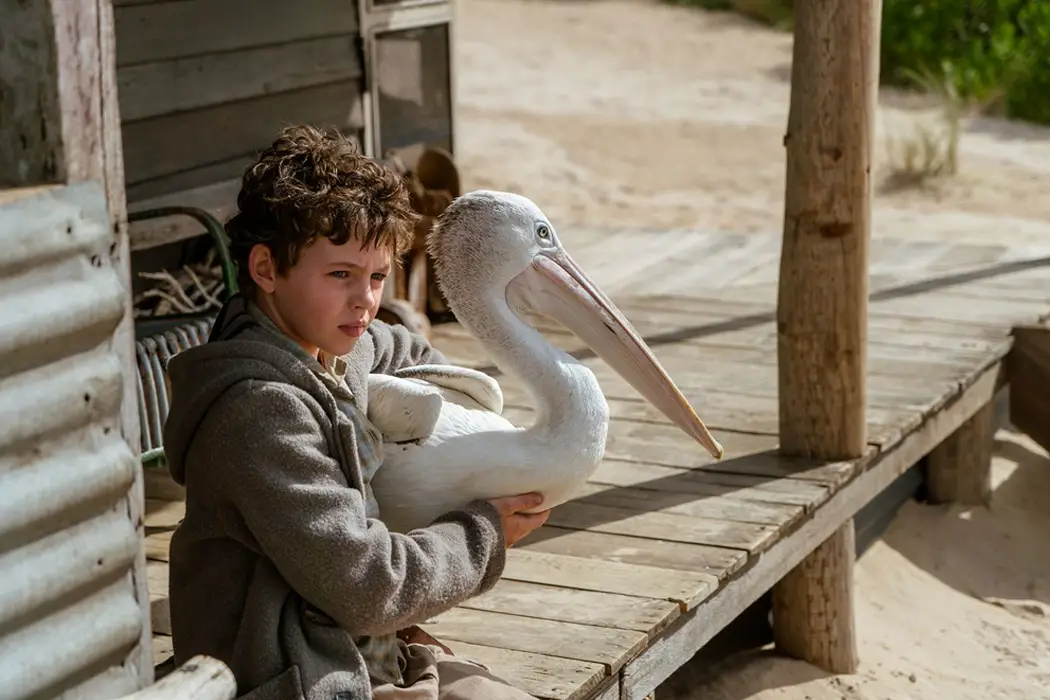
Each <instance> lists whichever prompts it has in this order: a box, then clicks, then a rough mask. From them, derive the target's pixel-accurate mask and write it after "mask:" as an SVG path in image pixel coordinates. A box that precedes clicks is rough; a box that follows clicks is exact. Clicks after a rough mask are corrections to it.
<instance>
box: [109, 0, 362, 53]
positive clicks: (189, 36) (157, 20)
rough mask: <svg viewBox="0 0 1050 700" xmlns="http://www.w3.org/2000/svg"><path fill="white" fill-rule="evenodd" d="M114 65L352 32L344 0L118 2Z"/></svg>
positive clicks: (350, 10)
mask: <svg viewBox="0 0 1050 700" xmlns="http://www.w3.org/2000/svg"><path fill="white" fill-rule="evenodd" d="M113 4H114V5H115V7H116V10H115V16H116V33H117V39H118V41H117V65H118V66H119V67H121V68H123V67H125V66H132V65H136V64H141V63H151V62H155V61H163V60H170V59H173V58H179V57H183V56H199V55H201V54H209V53H219V52H230V51H237V50H240V49H247V48H249V47H253V46H266V45H270V44H281V43H285V42H294V41H300V40H303V39H313V38H318V37H325V36H334V35H348V34H353V33H355V32H356V31H357V8H356V6H355V5H354V4H353V3H347V2H344V1H343V0H310V2H309V3H306V4H301V3H300V4H297V3H289V2H285V0H221V2H216V1H215V0H180V1H179V2H140V3H135V2H129V1H128V0H117V1H116V2H114V3H113Z"/></svg>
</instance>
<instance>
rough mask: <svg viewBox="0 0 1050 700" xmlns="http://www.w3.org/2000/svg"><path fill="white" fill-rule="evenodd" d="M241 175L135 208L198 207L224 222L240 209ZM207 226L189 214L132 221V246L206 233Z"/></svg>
mask: <svg viewBox="0 0 1050 700" xmlns="http://www.w3.org/2000/svg"><path fill="white" fill-rule="evenodd" d="M240 189H241V180H240V178H236V179H231V180H224V181H222V182H217V183H215V184H212V185H206V186H204V187H196V188H193V189H191V190H184V191H180V192H177V193H175V194H169V195H165V196H162V197H155V198H153V199H149V200H145V201H140V202H137V203H136V204H135V205H134V206H132V207H131V208H130V209H131V211H144V210H147V209H158V208H160V207H166V206H172V205H174V206H184V207H196V208H198V209H203V210H204V211H206V212H208V213H209V214H211V215H212V216H214V217H215V218H216V219H218V220H219V221H220V222H221V223H225V222H226V220H227V219H229V218H230V217H231V216H233V215H234V214H235V213H236V212H237V193H238V192H239V191H240ZM205 233H206V232H205V230H204V227H203V226H202V225H201V224H200V223H198V222H197V220H196V219H192V218H190V217H188V216H165V217H160V218H156V219H147V220H144V221H136V222H134V223H132V224H131V226H130V229H129V235H130V236H131V250H133V251H134V250H146V249H148V248H154V247H156V246H159V245H165V244H167V243H174V242H176V241H181V240H185V239H187V238H192V237H194V236H201V235H204V234H205Z"/></svg>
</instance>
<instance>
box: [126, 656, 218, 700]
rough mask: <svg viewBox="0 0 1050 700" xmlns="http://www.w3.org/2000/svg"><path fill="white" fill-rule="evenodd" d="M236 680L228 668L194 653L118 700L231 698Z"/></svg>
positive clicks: (208, 699)
mask: <svg viewBox="0 0 1050 700" xmlns="http://www.w3.org/2000/svg"><path fill="white" fill-rule="evenodd" d="M236 695H237V681H236V680H235V679H234V677H233V672H232V671H230V669H229V667H228V666H227V665H226V664H224V663H223V662H221V661H219V660H218V659H213V658H211V657H210V656H195V657H193V658H192V659H190V660H189V661H187V662H186V663H184V664H183V665H182V666H179V667H178V668H176V669H175V670H174V671H172V672H171V673H170V674H168V675H167V676H165V677H164V678H162V679H161V680H159V681H157V682H156V683H153V684H152V685H150V686H147V687H145V688H143V689H142V690H139V691H138V692H135V693H132V694H131V695H125V696H123V697H122V698H120V700H233V698H234V697H236Z"/></svg>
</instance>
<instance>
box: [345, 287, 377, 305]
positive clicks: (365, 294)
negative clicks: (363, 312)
mask: <svg viewBox="0 0 1050 700" xmlns="http://www.w3.org/2000/svg"><path fill="white" fill-rule="evenodd" d="M375 298H376V297H375V292H374V291H373V290H372V287H371V285H369V286H367V287H365V288H363V289H358V290H355V291H354V293H353V294H351V295H350V306H351V307H352V308H355V309H371V308H372V307H373V306H375Z"/></svg>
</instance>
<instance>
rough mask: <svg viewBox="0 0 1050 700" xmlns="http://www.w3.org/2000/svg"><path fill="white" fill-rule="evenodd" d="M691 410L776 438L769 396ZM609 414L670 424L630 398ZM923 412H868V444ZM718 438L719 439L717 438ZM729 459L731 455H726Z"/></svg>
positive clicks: (520, 412) (520, 420)
mask: <svg viewBox="0 0 1050 700" xmlns="http://www.w3.org/2000/svg"><path fill="white" fill-rule="evenodd" d="M687 398H689V400H690V401H691V403H692V405H693V408H694V409H696V412H697V413H698V414H699V415H700V417H701V418H703V420H704V423H706V424H707V427H708V428H711V429H712V430H714V431H718V432H719V434H721V433H720V431H722V430H736V431H742V432H743V431H746V432H751V433H758V434H766V435H776V434H777V430H778V418H777V412H776V406H775V404H776V399H775V398H773V397H768V396H746V395H743V394H735V395H729V394H705V395H704V396H703V397H702V398H697V397H696V396H687ZM607 403H608V405H609V415H610V418H611V419H612V420H614V421H638V422H645V423H648V424H652V425H670V421H669V420H668V419H667V418H666V417H665V416H664V415H663V414H662V413H660V411H659V410H657V409H656V408H655V407H654V406H652V405H651V404H649V403H648V402H645V401H642V400H631V399H614V398H609V399H607ZM505 406H506V407H505V408H504V409H503V416H504V417H505V418H506V419H507V420H509V421H510V422H511V423H514V424H515V425H519V426H527V425H530V424H531V422H532V420H533V416H534V411H533V409H532V408H531V407H528V406H518V405H514V403H513V402H510V403H508V404H505ZM923 413H924V412H923V410H922V409H919V408H914V409H901V410H893V409H884V408H876V407H872V408H869V409H868V417H869V422H870V424H871V425H872V426H873V430H872V431H871V441H872V442H873V443H875V444H883V443H885V442H887V441H892V440H894V439H896V436H897V435H898V434H899V433H900V431H901V430H907V429H908V428H909V427H910V426H912V425H914V424H915V423H917V422H918V421H920V420H921V419H922V415H923ZM719 439H720V438H719ZM726 455H727V456H728V457H732V456H734V455H731V454H729V453H728V452H727V453H726Z"/></svg>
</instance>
